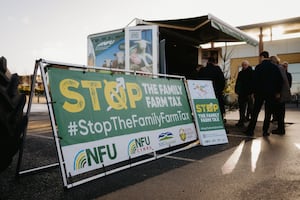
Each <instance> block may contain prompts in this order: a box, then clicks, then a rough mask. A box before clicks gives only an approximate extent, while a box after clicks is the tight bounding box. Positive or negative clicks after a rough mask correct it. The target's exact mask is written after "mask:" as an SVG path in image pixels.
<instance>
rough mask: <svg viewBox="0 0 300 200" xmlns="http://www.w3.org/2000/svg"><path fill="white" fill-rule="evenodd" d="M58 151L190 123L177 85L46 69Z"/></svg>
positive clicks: (174, 81)
mask: <svg viewBox="0 0 300 200" xmlns="http://www.w3.org/2000/svg"><path fill="white" fill-rule="evenodd" d="M48 75H49V86H50V93H51V98H52V101H53V107H54V113H55V119H56V123H57V126H58V134H59V137H60V138H61V146H67V145H73V144H79V143H85V142H90V141H96V140H101V139H106V138H111V137H116V136H122V135H127V134H134V133H138V132H145V131H150V130H156V129H164V128H168V127H172V126H177V125H184V124H190V123H193V121H192V117H191V110H190V106H189V101H188V99H187V95H186V90H185V87H184V84H183V81H182V80H178V79H167V78H150V77H146V76H133V75H125V74H113V75H110V74H102V73H97V72H82V71H75V70H67V69H59V68H49V70H48Z"/></svg>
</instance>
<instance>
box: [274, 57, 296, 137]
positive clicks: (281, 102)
mask: <svg viewBox="0 0 300 200" xmlns="http://www.w3.org/2000/svg"><path fill="white" fill-rule="evenodd" d="M272 58H273V56H272ZM276 59H277V60H276ZM274 60H275V61H277V63H278V68H279V70H280V72H281V75H282V78H283V85H282V88H281V91H280V99H278V101H277V102H276V104H275V111H274V114H275V116H276V119H277V121H278V123H277V129H274V130H272V134H278V135H284V134H285V125H284V118H285V104H286V102H288V101H290V100H291V90H290V87H291V84H292V77H291V74H290V73H289V72H287V63H286V62H283V64H282V65H280V64H279V58H277V57H275V56H274ZM288 73H289V75H290V76H288Z"/></svg>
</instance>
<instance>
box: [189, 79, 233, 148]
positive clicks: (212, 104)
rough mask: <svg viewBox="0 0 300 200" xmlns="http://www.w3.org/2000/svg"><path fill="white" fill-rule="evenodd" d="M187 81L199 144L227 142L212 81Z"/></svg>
mask: <svg viewBox="0 0 300 200" xmlns="http://www.w3.org/2000/svg"><path fill="white" fill-rule="evenodd" d="M187 82H188V89H189V92H190V96H191V101H192V108H193V112H194V116H195V120H196V128H197V132H198V136H199V140H200V144H201V145H204V146H207V145H215V144H223V143H228V138H227V135H226V130H225V128H224V124H223V118H222V115H221V112H220V107H219V103H218V100H217V99H216V96H215V93H214V89H213V85H212V81H208V80H188V81H187Z"/></svg>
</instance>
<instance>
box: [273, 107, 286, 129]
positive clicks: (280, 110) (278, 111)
mask: <svg viewBox="0 0 300 200" xmlns="http://www.w3.org/2000/svg"><path fill="white" fill-rule="evenodd" d="M275 116H276V118H277V120H278V130H279V131H284V130H285V127H284V118H285V103H284V102H280V103H276V104H275Z"/></svg>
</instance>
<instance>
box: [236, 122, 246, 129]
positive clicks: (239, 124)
mask: <svg viewBox="0 0 300 200" xmlns="http://www.w3.org/2000/svg"><path fill="white" fill-rule="evenodd" d="M235 126H236V127H239V128H242V127H244V126H245V125H244V123H242V122H238V123H236V124H235Z"/></svg>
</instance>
